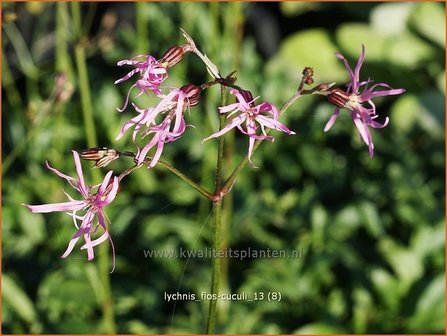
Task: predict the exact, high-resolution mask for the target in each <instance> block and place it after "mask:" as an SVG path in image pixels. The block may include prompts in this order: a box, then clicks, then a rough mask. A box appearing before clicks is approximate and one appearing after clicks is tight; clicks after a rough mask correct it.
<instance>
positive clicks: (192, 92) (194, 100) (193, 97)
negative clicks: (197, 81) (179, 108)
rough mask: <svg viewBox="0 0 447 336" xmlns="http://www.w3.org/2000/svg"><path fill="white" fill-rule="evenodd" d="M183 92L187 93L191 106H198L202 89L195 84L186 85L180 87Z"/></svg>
mask: <svg viewBox="0 0 447 336" xmlns="http://www.w3.org/2000/svg"><path fill="white" fill-rule="evenodd" d="M180 90H182V92H184V93H185V94H186V98H187V99H188V102H189V106H196V105H197V104H198V103H199V101H200V93H201V92H202V89H201V88H199V87H198V86H195V85H194V84H188V85H184V86H182V87H181V88H180Z"/></svg>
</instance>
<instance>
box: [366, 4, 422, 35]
mask: <svg viewBox="0 0 447 336" xmlns="http://www.w3.org/2000/svg"><path fill="white" fill-rule="evenodd" d="M414 6H415V4H413V3H409V2H406V3H382V4H380V5H378V6H377V7H376V8H374V9H373V10H372V12H371V25H372V27H373V28H374V30H376V31H377V32H379V33H380V34H382V35H384V36H385V35H388V36H389V35H391V36H393V35H394V36H396V35H399V34H401V33H402V32H404V31H405V29H406V25H407V20H408V17H409V15H410V13H411V10H412V8H413V7H414Z"/></svg>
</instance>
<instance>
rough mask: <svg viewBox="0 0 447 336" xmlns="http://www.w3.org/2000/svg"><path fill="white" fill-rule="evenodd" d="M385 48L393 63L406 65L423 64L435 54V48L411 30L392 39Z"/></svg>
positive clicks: (388, 57)
mask: <svg viewBox="0 0 447 336" xmlns="http://www.w3.org/2000/svg"><path fill="white" fill-rule="evenodd" d="M384 50H385V53H386V56H387V59H388V60H389V61H390V62H391V63H392V64H394V65H396V66H405V67H416V66H421V65H423V64H425V62H427V61H430V60H431V59H432V58H433V55H434V50H433V48H432V47H431V46H430V45H429V44H428V43H426V42H425V41H423V40H422V39H420V38H419V37H417V36H415V35H413V34H412V33H409V32H403V33H402V34H400V35H399V37H398V38H394V39H392V40H391V39H390V41H389V43H387V45H386V48H385V49H384Z"/></svg>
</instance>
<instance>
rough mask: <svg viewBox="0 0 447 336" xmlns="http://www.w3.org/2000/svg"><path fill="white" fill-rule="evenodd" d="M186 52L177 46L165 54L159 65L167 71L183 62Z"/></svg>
mask: <svg viewBox="0 0 447 336" xmlns="http://www.w3.org/2000/svg"><path fill="white" fill-rule="evenodd" d="M186 51H187V50H185V49H184V48H183V47H181V46H178V45H175V46H173V47H171V48H169V49H168V50H167V51H166V52H165V53H164V55H163V57H162V58H161V59H160V60H159V63H160V64H161V65H162V66H163V67H164V68H166V69H168V68H171V67H173V66H174V65H176V64H177V63H178V62H180V61H181V60H182V58H183V55H185V52H186Z"/></svg>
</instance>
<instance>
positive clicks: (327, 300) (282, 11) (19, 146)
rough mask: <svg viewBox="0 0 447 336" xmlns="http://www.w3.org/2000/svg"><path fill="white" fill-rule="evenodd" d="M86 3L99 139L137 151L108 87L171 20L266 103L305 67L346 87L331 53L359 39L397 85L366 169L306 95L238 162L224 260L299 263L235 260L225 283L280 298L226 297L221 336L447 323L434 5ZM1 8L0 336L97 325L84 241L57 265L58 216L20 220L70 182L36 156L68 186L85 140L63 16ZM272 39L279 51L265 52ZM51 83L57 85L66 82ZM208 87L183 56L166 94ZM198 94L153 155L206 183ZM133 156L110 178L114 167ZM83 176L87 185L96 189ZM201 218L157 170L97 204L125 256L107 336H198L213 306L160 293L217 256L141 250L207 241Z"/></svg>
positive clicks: (193, 201) (209, 102)
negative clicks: (280, 126) (258, 254)
mask: <svg viewBox="0 0 447 336" xmlns="http://www.w3.org/2000/svg"><path fill="white" fill-rule="evenodd" d="M81 8H82V17H83V22H84V25H83V27H82V29H83V30H84V34H85V35H86V36H87V38H86V39H84V40H83V41H82V43H84V44H85V51H86V54H87V56H88V72H89V79H90V85H91V88H92V98H93V102H94V103H93V110H94V118H95V126H96V131H97V133H98V135H99V145H109V146H113V147H114V148H116V149H132V144H131V141H130V139H129V138H130V137H126V139H123V141H121V142H116V141H115V137H116V135H117V133H118V131H119V129H120V125H121V124H122V123H123V122H124V121H125V120H127V119H128V118H129V116H130V115H131V112H130V110H128V111H126V112H124V113H122V114H120V113H117V112H116V110H115V108H116V107H117V106H120V105H121V104H122V102H123V101H124V96H125V94H126V93H127V89H128V88H129V87H130V85H131V84H130V83H127V84H125V85H121V86H115V85H113V82H114V81H115V80H116V79H117V78H120V77H121V76H122V75H123V73H124V72H125V69H121V68H118V67H116V62H117V61H118V60H121V59H126V58H129V57H131V56H132V55H134V54H144V53H151V54H153V55H154V56H155V57H160V56H161V54H162V53H163V52H164V51H165V50H166V49H167V48H168V47H170V46H171V45H173V44H175V43H178V42H180V43H182V38H181V34H180V33H179V28H180V27H182V28H184V29H186V30H187V31H188V32H189V34H190V35H191V36H193V37H194V39H195V40H196V41H197V43H198V45H199V47H200V48H201V49H202V50H203V51H204V52H205V53H207V54H208V55H209V57H210V58H211V59H212V60H214V61H215V62H216V63H217V64H218V66H219V67H220V69H221V70H222V72H223V73H225V74H226V73H229V72H231V71H232V70H238V73H237V75H238V83H239V84H240V85H242V86H243V87H244V88H246V89H249V90H252V92H253V94H254V96H258V95H259V96H261V98H260V99H262V100H267V101H270V102H272V103H274V104H277V105H281V104H282V103H284V102H285V101H286V100H287V99H288V98H289V97H290V96H291V95H292V94H293V92H294V90H296V87H297V85H298V81H299V77H300V73H301V71H302V69H303V68H304V67H305V66H312V67H313V68H314V70H315V80H316V83H319V82H325V81H336V82H337V85H339V86H340V87H342V86H343V85H344V84H345V83H346V81H347V79H348V77H347V74H346V72H345V71H344V69H343V66H342V64H341V62H339V61H338V60H337V59H336V57H335V56H334V53H335V52H336V51H339V52H341V53H342V54H343V55H345V56H346V57H347V58H348V60H349V61H350V62H351V64H354V63H355V62H356V59H357V57H358V55H359V53H360V49H361V44H364V45H365V46H366V60H365V64H364V67H363V68H362V73H361V76H362V78H367V77H370V78H372V79H374V80H375V81H377V82H386V83H389V84H390V85H392V86H393V87H404V88H406V89H407V92H406V93H405V94H404V95H401V96H398V97H387V98H385V99H382V100H381V99H378V100H377V101H376V106H377V109H378V111H379V114H380V115H381V116H382V117H383V118H384V116H389V117H390V119H391V122H390V125H389V127H387V128H385V129H382V130H374V131H373V139H374V141H375V144H376V153H375V157H374V159H372V160H371V159H370V158H369V156H368V153H367V148H366V146H365V145H364V144H363V143H361V141H360V139H359V136H358V134H357V132H356V129H355V127H354V125H353V124H352V122H351V120H350V117H349V116H348V114H347V113H346V112H342V114H341V116H340V117H339V120H338V121H337V123H336V124H335V125H334V127H333V128H332V129H331V131H330V132H328V133H324V132H323V127H324V125H325V123H326V121H327V119H328V118H329V116H330V115H331V113H332V110H333V108H332V107H331V106H330V105H329V104H328V102H326V101H325V100H324V99H321V97H320V98H318V97H304V98H302V99H300V100H299V101H298V102H297V103H296V104H295V105H293V106H292V107H291V108H290V109H289V111H288V112H287V113H286V115H284V119H283V121H284V122H285V123H286V124H287V125H288V126H289V127H290V128H291V129H293V130H294V131H295V132H296V133H297V134H296V135H295V136H293V137H292V136H291V137H288V136H281V135H279V134H278V135H277V139H276V141H275V142H274V143H265V144H263V145H262V146H261V147H260V149H259V150H258V151H257V152H256V153H255V155H254V162H256V163H257V164H258V165H259V166H260V168H259V169H250V168H247V169H245V170H244V171H243V173H242V174H241V176H240V177H239V179H238V180H237V183H236V185H235V187H234V189H233V192H232V195H231V198H227V199H226V202H227V204H225V211H226V212H225V213H224V216H225V218H226V222H225V228H224V229H225V230H226V232H227V236H226V237H225V239H227V240H228V246H229V247H231V248H233V249H241V250H246V249H248V248H251V249H267V248H271V249H283V250H287V251H292V250H302V251H303V258H300V259H292V258H278V259H250V260H238V259H231V260H227V261H226V263H227V265H228V269H227V275H228V277H227V278H225V279H223V286H224V289H225V290H226V291H231V292H234V293H237V292H243V291H245V292H247V293H249V295H252V294H253V293H254V292H280V293H281V295H282V300H281V301H280V302H269V301H267V300H264V301H256V302H245V301H233V302H231V303H230V302H223V303H222V304H221V306H220V311H221V315H220V316H219V321H218V332H219V333H277V334H278V333H305V334H323V333H443V332H444V329H445V286H444V284H445V275H444V272H445V268H444V265H445V260H444V258H445V257H444V247H445V223H444V220H445V219H444V204H445V190H444V173H443V172H444V164H445V157H444V140H445V138H444V136H445V130H444V118H445V117H444V111H445V68H444V64H445V61H444V60H445V34H444V32H445V8H444V5H443V4H442V3H435V2H422V3H312V4H310V3H304V2H287V3H281V4H275V3H269V4H262V5H261V4H256V3H144V4H133V3H113V4H112V3H109V4H98V3H84V4H82V6H81ZM2 10H3V13H4V15H5V17H7V18H9V19H8V20H6V21H4V22H3V27H2V28H3V31H2V34H3V38H2V43H3V44H2V54H3V57H2V62H3V63H2V71H3V73H2V80H3V83H2V84H3V86H2V97H3V101H2V111H3V113H2V124H3V138H2V143H3V148H2V149H3V151H2V153H3V157H2V160H3V204H2V205H3V211H2V216H3V217H2V230H3V232H2V233H3V234H2V237H3V241H2V247H3V249H2V252H3V253H2V255H3V264H2V269H3V276H2V294H3V304H2V309H3V311H2V317H3V321H2V322H3V323H2V326H3V332H4V333H97V332H104V330H105V329H104V321H103V313H102V311H103V308H104V307H103V304H104V302H106V298H105V296H107V292H106V291H105V290H104V288H103V287H102V284H101V281H100V280H99V279H100V275H99V272H100V269H99V268H98V264H97V260H96V259H95V261H93V262H87V260H86V256H85V255H84V253H83V252H82V251H79V250H78V251H76V252H74V253H73V254H72V255H71V256H70V257H69V258H68V259H66V260H61V259H59V258H58V257H59V256H60V255H61V254H62V252H63V250H64V249H65V246H66V244H67V242H68V240H69V238H70V237H71V235H72V234H73V228H72V227H71V225H70V224H71V223H70V220H69V219H68V217H67V216H65V215H64V214H45V215H42V214H31V213H29V211H28V210H27V209H25V208H24V207H23V206H21V204H22V203H31V204H41V203H51V202H61V201H63V200H65V195H64V193H63V188H65V187H66V185H63V183H62V181H61V179H59V178H58V177H57V176H55V175H54V174H52V173H51V172H49V171H48V170H46V169H45V167H44V161H45V160H49V162H51V164H52V166H54V167H56V168H57V169H59V170H61V171H63V172H66V173H70V174H72V175H73V174H74V170H73V162H72V159H71V155H70V150H71V149H72V148H84V147H86V142H85V131H84V124H83V120H82V113H81V104H80V97H79V91H78V79H77V77H76V69H75V62H74V59H73V48H74V45H75V44H76V43H78V42H79V41H77V40H76V38H75V37H74V35H73V30H72V24H71V14H70V7H69V6H68V5H67V4H66V3H58V4H54V3H40V2H33V3H5V2H3V3H2ZM261 26H262V27H261ZM261 28H262V34H260V33H259V32H260V31H261ZM275 32H276V33H275ZM277 32H280V33H281V34H280V35H278V34H277ZM267 44H268V45H267ZM272 45H273V46H275V45H276V46H277V47H275V48H276V49H274V50H273V53H272V54H270V55H267V54H266V53H264V52H262V50H270V49H269V48H272V47H271V46H272ZM61 73H63V74H64V75H65V79H66V81H65V82H63V81H62V82H57V78H58V77H57V76H58V74H61ZM206 76H207V74H206V71H205V70H204V68H203V66H202V64H201V63H200V62H199V60H198V59H197V58H196V57H194V56H191V55H188V57H185V59H184V60H183V61H182V62H181V64H179V65H178V66H176V67H175V68H174V69H173V71H172V72H171V73H170V78H169V82H168V84H167V85H169V86H176V85H179V84H182V83H185V82H193V83H195V84H201V83H203V82H204V81H205V80H207V78H208V77H206ZM61 83H62V84H61ZM208 91H209V92H207V93H206V94H205V97H204V100H203V103H202V104H200V105H199V106H198V107H194V108H192V109H191V111H190V116H188V122H189V123H190V124H193V125H195V126H196V128H189V129H188V131H187V132H186V134H185V136H184V137H182V138H181V139H180V140H178V141H177V142H175V143H173V144H171V145H169V146H167V148H166V150H165V152H164V153H163V155H164V158H165V159H166V160H167V161H170V162H172V163H174V164H175V166H176V167H178V168H179V169H181V170H182V171H184V172H186V173H187V174H188V175H189V176H191V177H192V178H193V179H195V180H197V181H201V183H202V184H204V185H205V186H207V187H209V188H211V186H212V176H213V173H212V172H213V169H214V165H215V156H216V152H215V149H216V147H215V146H216V145H215V142H209V143H207V144H205V145H204V146H201V140H202V139H203V138H204V137H205V136H206V135H209V134H211V132H212V131H213V130H215V129H216V128H217V121H218V120H217V113H216V106H218V104H219V103H218V97H219V90H218V89H217V88H216V89H210V90H208ZM140 101H141V105H143V104H144V100H140ZM227 143H229V144H230V145H231V144H232V143H233V144H234V150H232V151H229V152H228V153H227V159H228V161H230V162H229V167H227V168H226V173H227V174H228V173H229V172H231V168H232V167H233V166H234V165H235V164H237V162H238V161H239V160H240V159H241V158H242V157H243V155H245V153H246V148H247V139H245V138H244V137H242V136H240V135H239V134H236V135H235V136H228V142H227ZM130 164H131V163H130V162H126V161H125V160H123V162H116V163H113V165H112V166H111V167H112V168H113V169H114V170H116V171H123V170H124V169H125V168H127V167H128V166H129V165H130ZM88 166H89V164H88V163H86V164H85V165H84V169H85V171H86V172H87V173H86V175H87V176H88V177H87V178H88V179H90V181H89V182H90V183H93V182H97V181H96V180H95V177H94V176H93V174H91V171H90V170H89V169H88ZM102 173H103V174H105V171H104V172H102ZM93 180H95V181H93ZM230 212H231V213H230ZM209 213H210V206H209V204H208V203H207V202H206V201H205V200H203V199H201V198H200V197H199V196H198V195H197V194H196V193H195V192H193V191H192V190H191V189H190V188H189V187H188V186H187V185H185V184H184V183H183V182H182V181H180V180H179V179H178V178H177V177H175V176H173V175H171V174H169V173H168V172H167V171H166V170H164V169H162V168H155V169H153V170H150V171H148V170H145V169H141V170H139V171H136V172H135V173H133V174H131V176H130V177H129V178H128V179H126V180H125V181H124V183H123V184H122V186H121V192H120V194H119V197H117V199H116V202H114V205H113V206H110V207H109V208H108V209H107V215H108V217H109V218H110V220H111V225H110V230H111V232H112V235H113V239H114V242H115V248H116V252H117V261H116V263H117V265H116V270H115V271H114V273H113V274H111V275H110V281H111V287H112V295H113V297H112V298H111V299H112V300H113V303H114V304H113V309H114V314H115V323H116V326H117V331H118V333H202V332H203V331H204V327H205V324H206V316H207V310H208V302H207V301H202V302H191V301H178V302H177V303H176V305H173V303H172V302H169V303H168V302H166V301H165V299H164V295H163V293H164V292H167V293H175V292H177V291H179V292H181V293H188V292H191V293H196V294H197V295H200V293H201V292H203V291H205V292H206V291H208V290H209V285H210V275H211V260H210V259H194V258H192V259H182V258H179V259H166V258H145V257H144V252H143V251H144V250H147V249H153V250H178V248H180V247H182V248H189V249H205V248H206V247H209V246H210V230H211V225H210V222H209V220H208V216H209ZM224 274H225V273H224ZM241 316H242V318H241Z"/></svg>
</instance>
